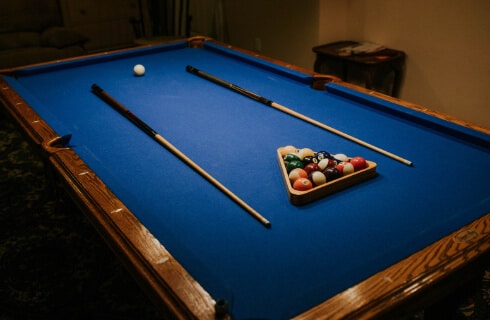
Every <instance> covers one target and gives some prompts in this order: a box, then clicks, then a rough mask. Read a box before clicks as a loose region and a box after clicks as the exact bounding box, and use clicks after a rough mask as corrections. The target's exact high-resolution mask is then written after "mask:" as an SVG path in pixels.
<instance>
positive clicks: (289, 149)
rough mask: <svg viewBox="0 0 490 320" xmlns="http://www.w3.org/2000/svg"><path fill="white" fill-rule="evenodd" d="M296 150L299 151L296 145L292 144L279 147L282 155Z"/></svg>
mask: <svg viewBox="0 0 490 320" xmlns="http://www.w3.org/2000/svg"><path fill="white" fill-rule="evenodd" d="M296 152H297V149H296V147H295V146H291V145H289V146H285V147H281V148H279V153H280V154H281V157H284V156H286V155H287V154H288V153H296Z"/></svg>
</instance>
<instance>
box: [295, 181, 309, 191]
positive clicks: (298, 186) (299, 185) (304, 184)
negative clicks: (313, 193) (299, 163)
mask: <svg viewBox="0 0 490 320" xmlns="http://www.w3.org/2000/svg"><path fill="white" fill-rule="evenodd" d="M293 188H294V189H295V190H299V191H306V190H310V189H311V188H313V183H311V181H310V180H309V179H307V178H299V179H297V180H296V181H295V182H294V184H293Z"/></svg>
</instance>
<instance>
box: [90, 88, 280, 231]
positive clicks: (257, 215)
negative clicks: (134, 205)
mask: <svg viewBox="0 0 490 320" xmlns="http://www.w3.org/2000/svg"><path fill="white" fill-rule="evenodd" d="M92 91H93V92H94V93H95V95H97V96H98V97H99V98H101V99H102V100H103V101H104V102H106V103H107V104H108V105H110V106H111V107H112V108H114V109H115V110H116V111H118V112H119V113H120V114H122V115H123V116H124V117H126V118H127V119H128V120H129V121H131V122H132V123H133V124H135V125H136V126H137V127H138V128H140V129H141V130H142V131H143V132H145V133H146V134H147V135H149V136H150V137H152V138H153V139H154V140H156V141H157V142H158V143H159V144H161V145H162V146H164V147H165V148H167V149H168V150H169V151H170V152H172V153H173V154H174V155H175V156H177V157H178V158H179V159H180V160H182V161H183V162H184V163H185V164H187V165H188V166H189V167H191V168H192V169H194V170H195V171H197V172H198V173H199V174H200V175H201V176H203V177H204V178H206V180H208V181H209V182H211V183H212V184H213V185H214V186H215V187H216V188H218V189H219V190H220V191H221V192H223V193H224V194H225V195H227V196H228V197H230V198H231V199H232V200H233V201H235V202H236V203H237V204H238V205H240V206H241V207H242V208H243V209H245V210H246V211H247V212H248V213H249V214H250V215H252V216H253V217H254V218H255V219H257V220H259V221H260V222H261V223H262V224H263V225H264V226H265V227H267V228H270V227H271V223H270V222H269V220H267V219H266V218H264V217H263V216H262V215H261V214H260V213H258V212H257V211H255V210H254V209H253V208H252V207H250V206H249V205H248V204H247V203H246V202H245V201H243V200H242V199H240V198H239V197H238V196H236V195H235V194H234V193H233V192H231V191H230V190H229V189H228V188H226V187H225V186H224V185H222V184H221V183H220V182H219V181H218V180H216V179H215V178H214V177H213V176H212V175H210V174H209V173H208V172H206V171H205V170H204V169H202V168H201V167H200V166H199V165H197V164H196V163H195V162H194V161H192V160H191V159H190V158H189V157H187V156H186V155H185V154H184V153H183V152H182V151H180V150H179V149H177V148H176V147H175V146H174V145H172V144H171V143H170V142H168V141H167V140H166V139H165V138H163V137H162V136H161V135H160V134H158V133H157V132H156V131H155V130H153V129H152V128H151V127H150V126H148V125H147V124H146V123H145V122H144V121H143V120H141V119H140V118H138V117H137V116H136V115H135V114H133V113H132V112H131V111H130V110H129V109H128V108H126V107H125V106H123V105H122V104H121V103H119V102H118V101H117V100H116V99H114V98H113V97H111V96H110V95H109V94H108V93H107V92H105V91H104V90H103V89H102V88H101V87H99V86H98V85H96V84H93V85H92Z"/></svg>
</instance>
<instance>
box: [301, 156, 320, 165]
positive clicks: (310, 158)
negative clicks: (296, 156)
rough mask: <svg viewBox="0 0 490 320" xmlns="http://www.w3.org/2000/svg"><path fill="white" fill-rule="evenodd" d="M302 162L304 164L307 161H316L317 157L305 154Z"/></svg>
mask: <svg viewBox="0 0 490 320" xmlns="http://www.w3.org/2000/svg"><path fill="white" fill-rule="evenodd" d="M303 163H304V165H305V166H306V165H307V164H308V163H318V159H317V158H315V157H313V156H306V157H304V158H303Z"/></svg>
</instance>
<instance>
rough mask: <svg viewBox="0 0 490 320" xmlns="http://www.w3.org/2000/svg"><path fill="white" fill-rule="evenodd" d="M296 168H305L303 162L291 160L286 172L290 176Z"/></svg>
mask: <svg viewBox="0 0 490 320" xmlns="http://www.w3.org/2000/svg"><path fill="white" fill-rule="evenodd" d="M296 168H303V162H301V160H291V161H289V162H288V164H287V165H286V171H287V172H288V174H289V172H291V171H293V169H296Z"/></svg>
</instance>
